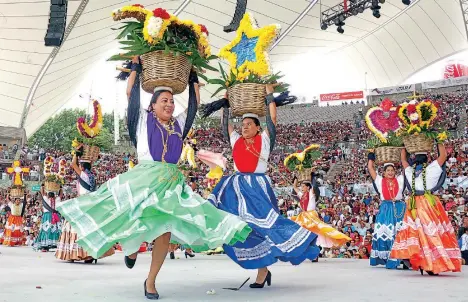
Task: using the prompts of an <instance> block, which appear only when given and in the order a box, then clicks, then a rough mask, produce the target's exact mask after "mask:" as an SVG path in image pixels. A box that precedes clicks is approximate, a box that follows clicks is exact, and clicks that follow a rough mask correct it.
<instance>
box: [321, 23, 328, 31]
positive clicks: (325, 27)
mask: <svg viewBox="0 0 468 302" xmlns="http://www.w3.org/2000/svg"><path fill="white" fill-rule="evenodd" d="M320 28H321V29H322V30H327V28H328V25H327V23H322V26H320Z"/></svg>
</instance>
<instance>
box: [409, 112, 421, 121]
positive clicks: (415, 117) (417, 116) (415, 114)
mask: <svg viewBox="0 0 468 302" xmlns="http://www.w3.org/2000/svg"><path fill="white" fill-rule="evenodd" d="M409 118H410V120H412V121H417V120H419V114H417V113H416V112H415V113H411V114H410V116H409Z"/></svg>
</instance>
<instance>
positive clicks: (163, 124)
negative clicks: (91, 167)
mask: <svg viewBox="0 0 468 302" xmlns="http://www.w3.org/2000/svg"><path fill="white" fill-rule="evenodd" d="M137 70H138V72H139V71H140V70H141V66H140V65H139V62H138V58H134V59H133V64H132V72H131V74H130V78H129V80H128V94H129V108H128V121H127V124H128V128H129V134H130V138H131V140H132V142H134V144H136V148H137V152H138V165H136V166H135V167H134V168H133V169H130V170H129V171H127V172H126V173H123V174H121V175H118V176H117V177H115V178H113V179H111V180H109V181H108V182H107V183H105V184H103V185H102V186H101V187H100V188H99V189H98V190H97V191H96V192H93V193H91V194H87V195H84V196H81V197H79V198H76V199H72V200H70V201H68V202H65V203H63V204H62V205H60V207H59V211H60V212H61V213H62V214H63V215H64V216H65V218H66V219H67V220H68V221H69V222H70V224H71V225H72V226H73V228H75V229H76V230H77V232H78V238H79V240H78V242H79V243H80V244H81V245H82V246H83V247H84V248H85V249H86V250H87V251H88V252H89V253H90V254H91V255H92V256H93V257H95V258H97V257H99V256H100V255H102V254H103V253H105V252H106V251H107V250H109V248H111V247H112V246H113V244H114V243H115V242H117V241H118V242H120V244H121V245H122V247H123V249H124V251H125V254H126V257H125V263H126V265H127V267H129V268H132V267H133V266H134V265H135V262H136V259H137V258H136V257H137V251H138V249H139V247H140V245H141V243H142V242H145V241H146V242H152V241H153V240H154V239H155V240H154V247H153V251H152V262H151V267H150V271H149V273H148V277H147V279H146V280H145V281H144V293H145V296H146V298H147V299H151V300H156V299H158V298H159V294H158V292H157V291H156V286H155V280H156V277H157V276H158V273H159V271H160V269H161V266H162V264H163V262H164V260H165V258H166V255H167V252H168V248H169V243H170V241H171V239H172V241H173V242H174V243H179V244H186V245H188V246H190V247H191V248H193V249H194V250H195V251H203V250H208V249H210V248H216V247H217V246H220V245H222V244H224V243H232V244H233V243H235V242H237V241H239V240H240V241H243V240H245V238H246V237H247V235H248V234H249V233H250V231H251V230H250V228H249V227H248V226H247V225H246V224H245V223H244V222H242V221H241V220H239V219H238V218H237V217H236V216H234V215H230V214H228V213H225V212H223V211H219V210H218V209H216V208H215V207H214V206H212V205H211V204H210V203H209V202H207V201H206V200H204V199H202V198H201V197H200V196H199V195H197V194H195V193H194V192H193V191H192V190H191V188H190V187H189V186H188V185H186V183H185V179H184V177H183V175H182V173H181V172H180V171H179V170H178V168H177V165H176V164H177V162H178V161H179V157H180V155H181V152H182V143H183V137H184V134H183V133H188V131H186V130H187V129H189V128H191V123H192V122H193V120H192V121H190V120H187V124H186V116H192V114H193V113H195V112H191V109H195V108H196V106H197V101H198V100H199V90H198V87H199V85H198V79H197V76H196V73H194V72H192V73H191V76H190V79H189V83H190V86H189V111H188V113H187V114H185V112H184V113H182V114H180V115H179V116H177V117H173V113H174V109H175V105H174V98H173V95H172V92H171V91H172V89H171V88H169V87H157V88H155V91H154V94H153V96H152V98H151V102H150V105H149V107H148V106H140V98H139V92H140V87H139V86H140V85H139V76H137ZM193 102H195V103H193ZM193 105H195V107H194V106H193ZM184 128H185V130H184Z"/></svg>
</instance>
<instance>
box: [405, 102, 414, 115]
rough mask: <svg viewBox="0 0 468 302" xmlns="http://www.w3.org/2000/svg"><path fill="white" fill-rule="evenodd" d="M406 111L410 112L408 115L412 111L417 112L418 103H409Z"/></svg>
mask: <svg viewBox="0 0 468 302" xmlns="http://www.w3.org/2000/svg"><path fill="white" fill-rule="evenodd" d="M406 112H408V115H410V114H411V113H415V112H416V105H414V104H409V105H408V107H406Z"/></svg>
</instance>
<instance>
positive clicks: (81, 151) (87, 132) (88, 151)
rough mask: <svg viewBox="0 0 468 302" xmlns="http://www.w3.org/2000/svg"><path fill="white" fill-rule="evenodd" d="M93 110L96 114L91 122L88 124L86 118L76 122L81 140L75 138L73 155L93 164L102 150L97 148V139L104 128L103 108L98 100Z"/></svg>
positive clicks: (94, 102)
mask: <svg viewBox="0 0 468 302" xmlns="http://www.w3.org/2000/svg"><path fill="white" fill-rule="evenodd" d="M93 110H94V114H93V116H92V118H91V121H90V122H87V121H86V118H84V117H80V118H78V120H77V121H76V127H77V129H78V132H79V133H80V135H81V138H80V139H77V138H75V139H74V140H73V142H72V149H73V150H72V153H73V154H76V155H77V156H78V157H79V158H80V160H81V161H86V162H91V163H92V162H94V161H96V160H97V159H98V157H99V152H100V148H99V146H97V143H98V141H97V140H96V137H97V136H98V135H99V133H100V132H101V129H102V126H103V117H102V108H101V105H100V104H99V102H98V101H97V100H93Z"/></svg>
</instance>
